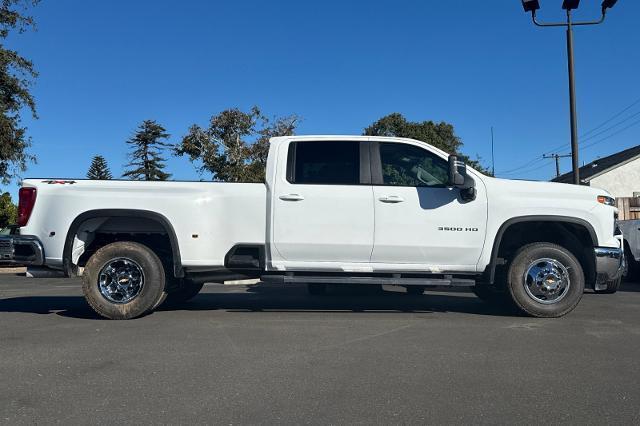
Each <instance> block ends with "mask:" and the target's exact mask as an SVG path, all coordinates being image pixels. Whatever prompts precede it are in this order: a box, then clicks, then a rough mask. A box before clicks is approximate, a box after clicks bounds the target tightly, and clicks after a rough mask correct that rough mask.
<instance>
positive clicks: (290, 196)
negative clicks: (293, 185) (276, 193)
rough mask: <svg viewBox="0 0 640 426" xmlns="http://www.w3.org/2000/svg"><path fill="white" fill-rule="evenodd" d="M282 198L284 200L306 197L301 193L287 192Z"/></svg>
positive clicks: (299, 199)
mask: <svg viewBox="0 0 640 426" xmlns="http://www.w3.org/2000/svg"><path fill="white" fill-rule="evenodd" d="M280 199H281V200H283V201H302V200H304V197H303V196H302V195H300V194H286V195H281V196H280Z"/></svg>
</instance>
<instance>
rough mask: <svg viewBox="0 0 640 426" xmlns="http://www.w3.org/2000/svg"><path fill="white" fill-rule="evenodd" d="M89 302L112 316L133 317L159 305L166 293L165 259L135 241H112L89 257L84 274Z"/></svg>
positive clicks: (85, 290) (118, 317)
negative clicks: (162, 259)
mask: <svg viewBox="0 0 640 426" xmlns="http://www.w3.org/2000/svg"><path fill="white" fill-rule="evenodd" d="M82 292H83V293H84V297H85V299H86V300H87V302H88V303H89V305H90V306H91V307H92V308H93V310H94V311H96V312H97V313H98V314H99V315H101V316H103V317H105V318H108V319H117V320H120V319H131V318H137V317H140V316H142V315H144V314H146V313H148V312H151V311H152V310H153V309H155V308H156V307H157V306H158V305H159V304H160V303H162V301H163V300H164V298H165V297H166V295H167V293H166V292H165V273H164V268H163V265H162V261H161V260H160V259H159V258H158V256H157V255H156V254H155V253H154V252H153V251H152V250H151V249H149V248H148V247H146V246H144V245H142V244H139V243H134V242H128V241H127V242H125V241H121V242H115V243H111V244H108V245H106V246H104V247H102V248H100V249H99V250H98V251H96V252H95V253H94V254H93V256H91V258H90V259H89V261H88V262H87V264H86V266H85V270H84V274H83V276H82Z"/></svg>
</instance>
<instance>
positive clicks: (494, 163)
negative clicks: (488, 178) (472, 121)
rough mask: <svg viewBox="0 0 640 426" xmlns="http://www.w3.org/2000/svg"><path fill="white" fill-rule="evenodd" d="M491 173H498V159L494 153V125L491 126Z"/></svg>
mask: <svg viewBox="0 0 640 426" xmlns="http://www.w3.org/2000/svg"><path fill="white" fill-rule="evenodd" d="M491 174H492V175H493V176H495V175H496V159H495V156H494V154H493V126H491Z"/></svg>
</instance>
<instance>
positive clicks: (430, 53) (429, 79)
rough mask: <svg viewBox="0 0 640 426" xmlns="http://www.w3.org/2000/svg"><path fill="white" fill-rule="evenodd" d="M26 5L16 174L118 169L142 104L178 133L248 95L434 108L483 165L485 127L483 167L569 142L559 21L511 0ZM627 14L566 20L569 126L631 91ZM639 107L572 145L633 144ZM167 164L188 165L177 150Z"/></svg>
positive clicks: (360, 116) (361, 109) (335, 113)
mask: <svg viewBox="0 0 640 426" xmlns="http://www.w3.org/2000/svg"><path fill="white" fill-rule="evenodd" d="M582 3H583V4H582V6H581V7H580V9H579V10H578V13H577V18H580V17H582V18H591V17H594V16H597V15H598V13H599V4H600V2H599V1H593V0H583V1H582ZM560 4H561V1H560V0H541V5H542V10H541V11H540V14H539V16H540V18H541V19H547V20H556V19H563V15H562V10H561V9H560ZM32 14H33V15H34V16H35V18H36V20H37V22H38V31H37V32H28V33H25V34H20V35H14V36H12V37H10V39H9V40H8V43H7V44H8V46H9V47H11V48H15V49H17V50H19V51H20V52H21V53H22V54H23V55H24V56H26V57H28V58H30V59H32V60H33V62H34V63H35V66H36V68H37V69H38V71H39V72H40V77H39V78H38V80H37V82H36V84H35V86H34V90H33V91H34V94H35V97H36V100H37V104H38V113H39V115H40V119H39V120H35V121H33V120H31V119H27V120H25V123H26V124H27V125H28V127H29V133H30V135H31V136H32V138H33V147H32V149H31V152H32V153H33V154H35V155H36V156H37V157H38V163H37V164H34V165H30V167H29V170H28V171H27V172H26V173H25V174H24V176H25V177H29V176H36V177H83V176H84V175H85V173H86V170H87V168H88V166H89V163H90V160H91V158H92V156H93V155H95V154H102V155H104V156H105V157H106V158H107V160H108V161H109V164H110V166H111V169H112V171H113V172H114V175H119V174H121V173H122V166H123V164H124V163H125V161H126V153H127V147H126V145H125V140H126V139H127V138H128V137H129V136H130V135H131V134H132V133H133V131H134V130H135V128H136V126H137V125H138V124H139V123H140V122H141V121H142V120H145V119H155V120H157V121H158V122H160V123H161V124H163V125H164V126H165V127H166V128H167V130H168V132H169V133H171V135H172V137H171V141H172V142H174V143H177V142H179V140H180V138H181V137H182V136H183V135H184V134H185V133H186V130H187V128H188V127H189V126H190V125H191V124H193V123H199V124H202V125H205V124H206V123H207V120H208V119H209V117H210V116H211V115H213V114H215V113H217V112H219V111H221V110H223V109H226V108H229V107H239V108H242V109H248V108H250V107H251V106H252V105H254V104H255V105H259V106H260V107H261V108H262V109H263V110H264V111H265V112H266V113H267V114H269V115H287V114H292V113H295V114H298V115H300V116H302V118H303V121H302V123H301V125H300V127H299V129H298V133H299V134H317V133H333V134H360V133H361V132H362V129H363V128H364V127H366V126H367V125H368V124H370V123H371V122H373V121H374V120H376V119H377V118H379V117H381V116H384V115H386V114H388V113H391V112H401V113H402V114H404V115H405V116H407V117H408V118H409V119H411V120H427V119H428V120H434V121H440V120H444V121H447V122H450V123H452V124H453V125H454V126H455V129H456V132H457V134H458V135H459V136H460V137H461V138H462V140H463V142H464V144H465V145H464V150H463V151H464V152H465V153H467V154H470V155H472V156H473V155H475V154H478V155H480V156H481V157H482V158H483V159H484V161H485V164H487V165H488V164H489V162H490V158H491V151H490V127H491V126H494V128H495V135H496V156H495V159H496V172H497V174H498V176H505V177H514V178H532V179H549V178H551V177H552V176H553V173H554V166H553V162H552V161H551V160H545V161H539V162H536V163H533V164H532V165H529V166H527V167H524V168H520V167H519V166H521V165H523V164H526V163H528V162H530V161H531V160H534V159H535V158H536V157H539V156H541V155H542V153H544V152H547V151H549V150H552V149H554V148H556V147H559V146H562V145H565V146H566V148H563V149H560V150H559V152H560V153H566V152H569V150H568V146H569V143H568V140H569V130H568V112H567V102H568V100H567V97H568V95H567V73H566V51H565V35H564V30H563V29H555V28H547V29H540V28H536V27H534V26H533V25H532V24H531V22H530V18H529V16H528V15H526V14H525V13H524V12H523V11H522V7H521V4H520V0H493V1H469V0H457V1H456V0H450V1H435V0H423V1H418V0H414V1H408V0H395V1H378V0H368V1H364V0H363V1H349V2H347V1H335V0H325V1H322V2H320V1H309V2H300V1H284V0H283V1H277V0H274V1H269V2H265V1H258V0H246V1H195V0H190V1H186V0H185V1H180V2H175V1H168V0H153V1H152V0H137V1H124V0H113V1H108V2H104V1H100V2H99V1H82V2H80V1H73V0H55V1H53V0H43V1H42V3H41V4H40V5H39V6H37V7H36V8H35V9H34V10H33V13H32ZM638 16H640V2H637V1H629V0H621V1H619V2H618V5H617V6H616V7H615V9H613V10H612V11H611V12H610V14H609V16H608V18H607V22H605V24H603V25H600V26H593V27H583V28H577V29H576V34H575V39H576V40H575V41H576V73H577V91H578V112H579V126H580V132H581V133H585V132H586V131H588V130H590V129H593V128H595V127H597V126H598V125H600V124H601V123H602V122H603V121H605V120H606V119H608V118H610V117H611V116H613V115H615V114H616V113H618V112H620V111H621V110H623V109H624V108H625V107H627V106H629V105H631V104H632V103H633V102H634V101H636V100H638V99H640V86H639V85H638V76H639V75H640V72H639V71H640V49H638V45H640V30H638V26H637V18H638ZM637 112H640V103H638V104H636V105H634V106H633V107H632V108H630V109H629V110H627V111H626V112H625V113H624V114H622V115H621V116H620V117H619V118H618V119H616V120H613V121H611V122H609V123H608V124H607V125H605V126H603V127H600V128H599V130H598V132H594V133H595V134H597V133H599V132H600V131H601V130H606V129H607V128H608V127H611V126H612V125H615V124H617V123H618V122H620V121H623V120H626V121H624V122H623V123H621V124H620V125H618V126H614V127H613V128H612V129H611V130H610V131H608V132H604V133H603V134H602V135H598V136H597V137H594V138H592V139H591V140H589V141H586V142H585V144H587V143H589V142H591V143H593V142H598V141H599V140H600V139H603V138H605V137H608V136H610V135H612V134H613V133H615V132H616V131H620V130H622V129H623V128H624V127H626V126H628V125H632V126H631V127H630V128H628V129H626V130H624V131H621V132H620V133H619V134H617V135H613V136H612V137H609V138H608V139H606V140H603V141H602V142H599V143H597V144H595V145H593V146H591V147H588V148H585V149H584V150H583V151H582V152H581V162H582V161H591V160H593V159H595V158H597V157H598V156H603V155H607V154H610V153H612V152H615V151H618V150H621V149H624V148H627V147H630V146H633V145H636V144H638V143H640V137H639V136H640V123H636V122H637V121H638V120H640V114H639V115H637V116H635V118H629V119H627V117H628V116H631V115H632V114H634V113H637ZM634 123H636V124H637V125H634ZM594 133H592V134H591V135H593V134H594ZM168 166H169V171H170V172H171V173H173V174H174V178H176V179H199V175H198V173H197V172H196V170H195V168H194V167H193V165H191V164H190V163H189V162H188V160H187V159H185V158H172V159H170V161H169V162H168ZM514 168H517V169H518V170H517V171H516V172H512V173H504V172H505V171H510V170H512V169H514ZM569 168H570V159H565V160H563V162H562V170H563V171H568V170H569ZM203 177H204V178H208V176H206V175H205V176H203ZM6 189H9V190H11V192H12V193H14V194H15V192H16V187H15V186H11V187H10V188H6Z"/></svg>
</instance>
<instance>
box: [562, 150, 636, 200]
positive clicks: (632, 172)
mask: <svg viewBox="0 0 640 426" xmlns="http://www.w3.org/2000/svg"><path fill="white" fill-rule="evenodd" d="M553 182H561V183H573V172H569V173H565V174H563V175H561V176H558V177H557V178H555V179H553ZM580 183H582V184H583V185H589V186H593V187H595V188H602V189H604V190H606V191H608V192H609V193H611V195H613V196H614V197H616V198H621V197H640V145H638V146H635V147H633V148H629V149H626V150H624V151H620V152H618V153H616V154H613V155H609V156H608V157H603V158H598V159H597V160H594V161H592V162H591V163H589V164H587V165H585V166H582V167H580Z"/></svg>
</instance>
